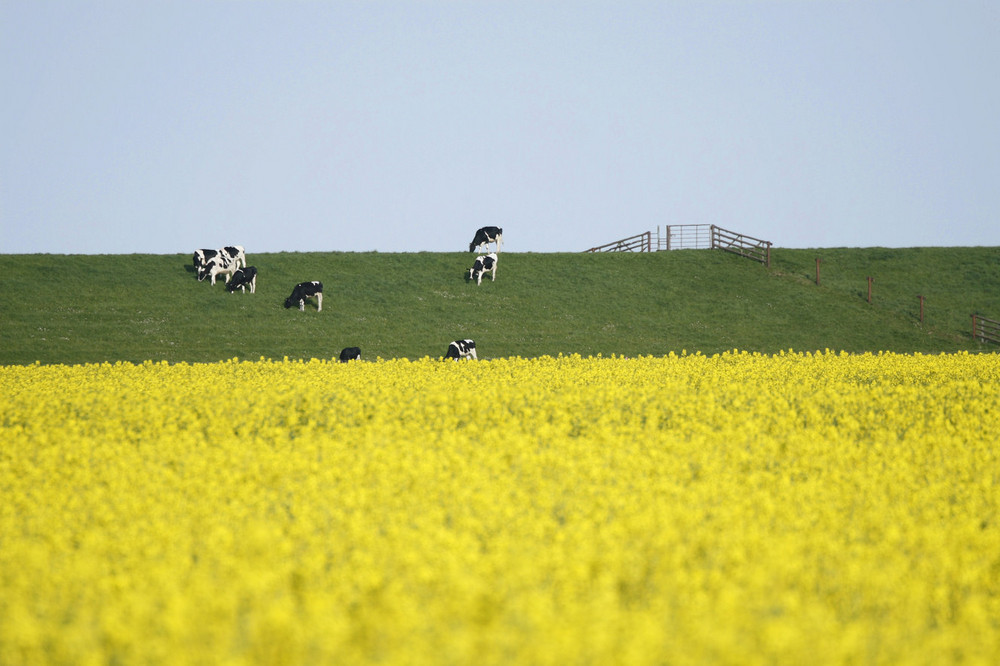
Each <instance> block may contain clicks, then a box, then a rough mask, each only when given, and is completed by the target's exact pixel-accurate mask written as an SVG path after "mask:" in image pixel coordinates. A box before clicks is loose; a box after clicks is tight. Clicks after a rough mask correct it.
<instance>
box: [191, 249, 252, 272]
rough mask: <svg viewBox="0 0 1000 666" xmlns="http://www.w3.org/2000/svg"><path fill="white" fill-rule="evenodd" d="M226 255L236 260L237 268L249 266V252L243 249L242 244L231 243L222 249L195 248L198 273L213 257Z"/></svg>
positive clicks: (194, 257)
mask: <svg viewBox="0 0 1000 666" xmlns="http://www.w3.org/2000/svg"><path fill="white" fill-rule="evenodd" d="M222 255H225V256H227V257H229V258H230V259H233V260H235V261H236V264H237V266H236V267H237V268H239V267H241V266H242V267H243V268H246V267H247V254H246V252H244V251H243V246H242V245H229V246H227V247H224V248H222V249H221V250H195V251H194V256H193V257H192V261H193V262H194V270H195V272H196V273H199V272H200V269H201V267H202V266H204V265H205V264H206V263H208V261H209V260H210V259H212V258H213V257H218V256H222Z"/></svg>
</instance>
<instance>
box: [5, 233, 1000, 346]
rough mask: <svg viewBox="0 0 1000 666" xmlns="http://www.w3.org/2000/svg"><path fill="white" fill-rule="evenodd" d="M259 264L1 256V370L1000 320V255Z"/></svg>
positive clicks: (949, 333) (799, 341) (701, 339)
mask: <svg viewBox="0 0 1000 666" xmlns="http://www.w3.org/2000/svg"><path fill="white" fill-rule="evenodd" d="M816 257H820V258H822V260H823V263H822V273H821V277H822V280H821V282H822V284H821V286H818V287H817V286H816V285H815V283H814V278H815V258H816ZM249 259H250V263H251V264H253V265H255V266H257V268H258V270H259V271H260V277H259V279H258V288H257V293H256V294H254V295H250V294H240V293H236V294H232V295H230V294H228V293H226V292H225V290H224V288H223V286H222V285H221V284H217V285H216V286H215V287H212V286H210V285H209V284H208V283H199V282H197V281H196V280H195V278H194V274H193V273H192V272H191V268H190V262H191V258H190V255H187V254H185V255H123V256H122V255H118V256H113V255H99V256H84V255H68V256H65V255H0V340H2V343H0V364H16V363H31V362H34V361H35V360H40V361H42V362H44V363H55V362H61V363H82V362H95V361H104V360H110V361H113V360H125V361H142V360H161V359H162V360H167V361H171V362H174V361H189V362H195V361H216V360H220V359H226V358H232V357H234V356H238V357H240V358H244V359H257V358H259V357H261V356H264V357H268V358H276V359H278V358H282V357H283V356H289V357H291V358H313V357H315V358H330V357H334V356H336V355H337V354H338V353H339V351H340V349H341V348H342V347H345V346H353V345H357V346H360V347H361V348H362V352H363V354H364V357H365V358H367V359H373V358H375V357H376V356H381V357H383V358H392V357H404V356H405V357H409V358H419V357H421V356H425V355H429V356H440V355H442V354H444V352H445V349H446V347H447V344H448V342H449V341H451V340H453V339H455V338H459V337H471V338H474V339H475V340H476V342H477V345H478V346H479V349H480V355H481V356H482V357H487V358H488V357H495V356H515V355H521V356H537V355H542V354H553V355H554V354H558V353H560V352H562V353H574V352H578V353H581V354H584V355H587V354H597V353H603V354H605V355H608V354H611V353H618V354H627V355H637V354H655V355H660V354H665V353H668V352H670V351H676V352H680V351H681V350H683V349H686V350H688V351H689V352H693V351H696V350H697V351H701V352H704V353H713V352H717V351H722V350H726V349H733V348H739V349H746V350H751V351H763V352H777V351H780V350H782V349H788V348H794V349H796V350H814V349H824V348H830V349H834V350H841V349H844V350H847V351H866V350H892V351H903V352H913V351H922V352H938V351H957V350H962V349H969V350H974V349H981V348H984V347H982V345H980V344H979V343H974V342H972V341H971V340H970V332H971V320H970V315H971V313H972V312H980V313H981V314H984V315H986V316H989V317H992V318H1000V248H911V249H898V250H897V249H891V250H890V249H883V248H870V249H822V250H786V249H776V250H775V251H774V254H773V262H772V267H771V268H770V269H768V268H765V267H764V266H761V265H760V264H757V263H754V262H752V261H748V260H746V259H742V258H740V257H737V256H735V255H731V254H726V253H723V252H718V251H711V250H698V251H682V252H659V253H653V254H628V253H616V254H582V253H572V254H517V253H503V254H501V256H500V262H499V270H498V274H497V281H496V282H495V283H491V282H485V283H484V284H483V285H482V286H480V287H476V285H475V284H470V283H466V282H465V281H464V279H463V271H464V270H465V269H466V268H468V266H469V265H470V264H471V255H469V254H461V253H418V254H383V253H281V254H252V253H251V254H250V256H249ZM868 275H872V276H873V277H874V278H875V283H874V292H873V295H874V298H873V303H872V305H869V304H868V303H867V302H866V290H867V282H866V279H865V278H866V276H868ZM314 279H317V280H322V281H323V283H324V285H325V295H324V308H323V312H321V313H317V312H316V311H315V307H314V306H311V307H307V310H306V311H305V312H298V311H297V310H294V309H293V310H285V309H284V307H283V305H282V304H283V301H284V299H285V297H286V296H288V294H289V293H290V292H291V287H292V286H293V285H294V284H295V283H296V282H299V281H303V280H314ZM918 294H923V295H924V296H925V297H926V301H925V308H926V313H925V322H924V323H923V324H921V323H920V322H919V321H918V314H919V301H918V300H917V295H918ZM985 348H986V349H988V350H990V351H995V350H996V348H995V347H993V346H988V347H985Z"/></svg>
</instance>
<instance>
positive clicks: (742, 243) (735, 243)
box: [712, 224, 771, 266]
mask: <svg viewBox="0 0 1000 666" xmlns="http://www.w3.org/2000/svg"><path fill="white" fill-rule="evenodd" d="M712 249H718V250H725V251H726V252H732V253H734V254H738V255H740V256H741V257H746V258H748V259H753V260H754V261H759V262H760V263H762V264H764V265H765V266H770V265H771V241H765V240H760V239H759V238H754V237H752V236H747V235H746V234H738V233H736V232H735V231H729V230H728V229H723V228H722V227H717V226H715V225H714V224H713V225H712Z"/></svg>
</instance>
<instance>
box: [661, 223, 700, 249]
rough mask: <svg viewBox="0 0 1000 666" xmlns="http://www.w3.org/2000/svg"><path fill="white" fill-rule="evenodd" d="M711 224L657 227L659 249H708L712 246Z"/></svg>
mask: <svg viewBox="0 0 1000 666" xmlns="http://www.w3.org/2000/svg"><path fill="white" fill-rule="evenodd" d="M712 227H713V225H711V224H668V225H666V226H665V227H663V231H660V227H659V226H657V227H656V249H657V250H707V249H709V248H711V247H712Z"/></svg>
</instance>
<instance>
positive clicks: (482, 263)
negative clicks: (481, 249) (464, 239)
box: [466, 252, 497, 285]
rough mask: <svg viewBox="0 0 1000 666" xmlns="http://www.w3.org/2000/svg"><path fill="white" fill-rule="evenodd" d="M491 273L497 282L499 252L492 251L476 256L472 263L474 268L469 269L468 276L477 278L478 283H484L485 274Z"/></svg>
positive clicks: (468, 277)
mask: <svg viewBox="0 0 1000 666" xmlns="http://www.w3.org/2000/svg"><path fill="white" fill-rule="evenodd" d="M484 273H489V274H490V277H491V279H492V280H493V281H494V282H496V279H497V253H496V252H490V253H489V254H487V255H485V256H482V255H481V256H478V257H476V261H475V262H474V263H473V264H472V268H470V269H469V274H468V275H467V276H466V279H468V280H475V281H476V284H477V285H479V284H482V283H483V274H484Z"/></svg>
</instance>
